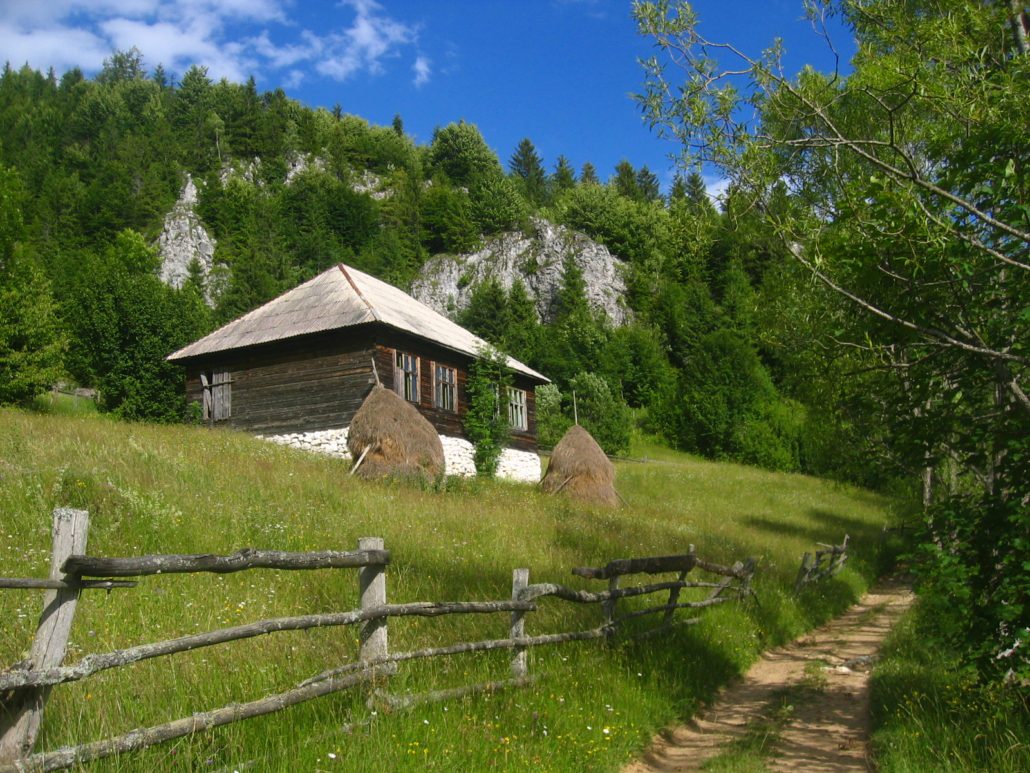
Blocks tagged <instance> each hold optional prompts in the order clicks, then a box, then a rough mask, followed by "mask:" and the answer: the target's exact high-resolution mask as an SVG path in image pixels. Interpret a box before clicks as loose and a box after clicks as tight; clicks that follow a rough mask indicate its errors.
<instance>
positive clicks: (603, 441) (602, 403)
mask: <svg viewBox="0 0 1030 773" xmlns="http://www.w3.org/2000/svg"><path fill="white" fill-rule="evenodd" d="M569 389H570V391H571V393H572V394H574V395H575V398H574V399H575V406H574V410H575V412H576V414H577V415H578V417H579V423H580V424H581V425H582V426H583V428H584V429H586V430H587V431H588V432H589V433H590V434H591V435H593V436H594V440H596V441H597V444H598V445H599V446H601V448H603V449H604V452H605V453H606V454H612V455H616V454H624V453H626V452H627V451H629V438H630V430H631V429H632V426H633V419H632V415H631V413H630V410H629V408H628V407H627V406H626V402H625V400H623V399H622V397H621V396H620V395H618V394H616V393H615V392H613V391H612V389H611V387H610V386H609V385H608V382H607V381H605V379H604V378H603V377H602V376H599V375H597V374H596V373H589V372H582V373H578V374H576V376H575V377H574V378H572V380H571V381H570V382H569ZM570 397H571V395H570Z"/></svg>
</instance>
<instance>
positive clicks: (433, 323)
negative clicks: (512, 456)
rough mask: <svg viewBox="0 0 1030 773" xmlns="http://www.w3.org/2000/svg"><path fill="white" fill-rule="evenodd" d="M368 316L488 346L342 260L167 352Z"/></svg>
mask: <svg viewBox="0 0 1030 773" xmlns="http://www.w3.org/2000/svg"><path fill="white" fill-rule="evenodd" d="M368 322H381V323H383V324H384V325H389V326H390V327H394V328H397V329H398V330H403V331H405V332H406V333H411V334H413V335H416V336H419V337H421V338H425V339H427V340H429V341H432V342H433V343H436V344H439V345H440V346H444V347H446V348H448V349H453V350H454V351H456V352H461V353H462V354H467V355H469V356H472V357H475V356H478V355H479V353H480V352H481V351H482V350H483V349H484V348H485V347H487V346H488V344H487V342H486V341H484V340H483V339H482V338H480V337H479V336H476V335H473V334H472V333H470V332H469V331H468V330H466V329H465V328H463V327H461V326H460V325H458V324H455V323H454V322H451V321H450V320H449V319H447V317H445V316H443V315H442V314H440V313H438V312H436V311H434V310H433V309H431V308H429V307H428V306H426V305H425V304H424V303H420V302H419V301H416V300H415V299H414V298H412V297H411V296H410V295H408V294H407V293H405V292H403V291H401V290H398V289H397V288H396V287H394V286H393V285H389V284H387V283H386V282H382V281H380V280H378V279H376V278H375V277H374V276H369V275H368V274H366V273H364V272H362V271H358V270H357V269H356V268H351V267H350V266H345V265H344V264H342V263H340V264H339V265H337V266H333V268H331V269H329V270H328V271H326V272H324V273H322V274H319V275H318V276H316V277H315V278H314V279H310V280H308V281H307V282H305V283H304V284H302V285H299V286H297V287H295V288H293V289H292V290H290V291H288V292H286V293H283V294H282V295H280V296H279V297H278V298H273V299H272V300H270V301H269V302H268V303H266V304H265V305H264V306H260V307H258V308H256V309H254V310H253V311H250V312H248V313H246V314H244V315H243V316H242V317H240V318H239V319H235V320H233V321H232V322H230V323H229V324H227V325H224V326H223V327H220V328H218V330H215V331H214V332H213V333H209V334H208V335H206V336H204V337H203V338H201V339H200V340H199V341H195V342H193V343H192V344H190V345H189V346H185V347H183V348H182V349H180V350H179V351H177V352H174V353H172V354H170V355H168V359H169V360H171V361H175V360H185V359H188V358H190V357H196V356H198V355H202V354H213V353H215V352H225V351H230V350H233V349H242V348H243V347H245V346H253V345H255V344H263V343H268V342H270V341H281V340H283V339H286V338H295V337H297V336H302V335H307V334H309V333H322V332H328V331H330V330H340V329H342V328H347V327H353V326H354V325H361V324H365V323H368ZM507 361H508V367H510V368H511V369H512V370H514V371H515V372H516V373H521V374H523V375H526V376H529V377H531V378H534V379H539V380H540V381H545V382H546V381H548V380H549V379H548V378H547V377H546V376H543V375H541V374H540V373H537V372H536V371H535V370H533V369H532V368H530V367H529V366H528V365H525V364H523V363H521V362H519V361H518V360H516V359H514V358H512V357H508V358H507Z"/></svg>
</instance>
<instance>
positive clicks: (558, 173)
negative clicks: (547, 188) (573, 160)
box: [551, 156, 576, 196]
mask: <svg viewBox="0 0 1030 773" xmlns="http://www.w3.org/2000/svg"><path fill="white" fill-rule="evenodd" d="M575 185H576V172H575V170H574V169H573V168H572V164H570V163H569V159H567V158H566V157H565V156H558V160H557V161H556V162H555V164H554V175H553V176H552V177H551V187H552V189H553V193H554V195H555V196H558V195H561V194H562V193H564V192H565V191H567V190H569V189H570V188H573V187H574V186H575Z"/></svg>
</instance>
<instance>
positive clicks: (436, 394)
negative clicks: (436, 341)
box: [433, 363, 458, 411]
mask: <svg viewBox="0 0 1030 773" xmlns="http://www.w3.org/2000/svg"><path fill="white" fill-rule="evenodd" d="M457 384H458V374H457V372H456V371H455V369H454V368H449V367H447V366H446V365H441V364H440V363H436V366H435V367H434V369H433V406H434V407H435V408H439V409H440V410H443V411H455V410H457V405H458V399H457V395H458V388H457Z"/></svg>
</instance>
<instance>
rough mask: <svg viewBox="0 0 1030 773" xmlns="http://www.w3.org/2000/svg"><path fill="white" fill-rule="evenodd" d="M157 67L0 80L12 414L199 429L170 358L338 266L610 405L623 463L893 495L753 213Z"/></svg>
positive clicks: (114, 61)
mask: <svg viewBox="0 0 1030 773" xmlns="http://www.w3.org/2000/svg"><path fill="white" fill-rule="evenodd" d="M143 61H144V59H143V54H142V53H141V52H139V51H138V50H136V49H133V50H130V51H127V52H119V53H116V54H114V55H112V57H111V58H110V59H109V60H108V61H107V62H106V63H105V66H104V67H103V68H102V70H101V71H100V72H99V73H98V74H97V75H96V77H94V78H87V77H85V76H84V75H83V74H82V73H81V72H79V71H78V70H71V71H69V72H67V73H64V74H63V75H62V76H61V77H60V78H58V77H57V76H56V74H44V73H41V72H38V71H34V70H32V69H31V68H29V67H27V66H26V67H22V68H20V69H14V68H12V67H10V66H8V67H6V68H5V69H4V70H3V73H2V74H0V136H2V137H3V142H2V143H0V205H2V212H0V219H2V222H3V227H0V283H2V286H3V287H4V293H5V295H4V298H3V302H4V304H5V306H7V307H9V308H10V309H12V313H11V322H10V324H5V326H3V328H2V329H0V375H3V376H4V378H3V380H0V403H2V404H17V403H21V402H25V401H27V400H31V399H32V398H33V397H34V396H35V395H36V394H38V393H40V392H42V391H45V390H46V389H47V388H48V387H50V386H52V385H53V384H55V383H57V382H71V383H74V384H77V385H79V386H83V387H91V388H95V389H96V390H97V391H98V394H99V398H100V400H99V404H100V406H101V409H102V410H103V411H105V412H110V413H114V414H116V415H118V416H121V417H123V418H127V419H133V420H151V421H153V420H156V421H162V422H175V421H182V420H183V419H184V418H187V417H188V416H189V415H190V410H191V408H190V407H189V406H188V405H186V401H185V397H184V386H183V372H182V369H181V368H179V367H178V366H175V365H170V364H169V363H167V362H165V360H164V357H165V356H167V355H168V354H169V353H170V352H172V351H175V350H177V349H179V348H181V347H182V346H184V345H186V344H187V343H189V342H191V341H193V340H196V339H197V338H199V337H201V336H203V335H205V334H206V333H208V332H210V331H211V330H213V329H214V328H215V327H217V326H219V325H221V324H224V323H226V322H228V321H230V320H232V319H234V318H236V317H238V316H239V315H241V314H243V313H245V312H247V311H249V310H251V309H253V308H255V307H257V306H259V305H260V304H262V303H264V302H266V301H268V300H270V299H271V298H273V297H275V296H277V295H279V294H281V293H283V292H285V291H286V290H289V289H291V288H293V287H295V286H297V285H298V284H300V283H301V282H303V281H304V280H306V279H309V278H311V277H313V276H315V275H317V274H318V273H320V272H322V271H324V270H326V269H327V268H329V267H330V266H332V265H333V264H335V263H338V262H341V261H343V262H346V263H347V264H348V265H351V266H354V267H355V268H357V269H359V270H361V271H365V272H366V273H369V274H372V275H373V276H376V277H377V278H380V279H384V280H386V281H388V282H390V283H393V284H395V285H397V286H399V287H402V288H403V289H411V288H414V290H415V292H416V294H417V295H419V297H421V298H423V299H424V300H427V301H428V302H430V303H431V304H433V305H435V306H436V307H437V308H440V309H442V310H443V311H445V312H446V313H448V314H450V315H453V316H454V317H455V318H456V320H457V321H458V322H459V323H460V324H462V325H464V326H465V327H467V328H469V329H470V330H472V332H474V333H476V334H478V335H480V336H481V337H483V338H485V339H486V340H488V341H489V342H490V343H491V344H493V345H495V346H497V347H498V348H500V349H501V350H503V351H505V352H506V353H508V354H510V355H512V356H513V357H515V358H516V359H519V360H520V361H522V362H525V363H526V364H528V365H529V366H530V367H532V368H534V369H535V370H537V371H539V372H541V373H543V374H545V375H546V376H548V378H550V379H551V380H552V381H553V382H554V384H555V385H556V386H557V388H558V390H559V394H557V395H555V396H554V397H553V399H552V403H553V405H554V406H555V408H556V410H558V411H560V412H563V413H564V414H565V417H566V419H567V420H571V418H572V414H573V412H574V408H573V400H572V393H573V391H575V392H576V393H577V394H578V395H579V396H580V397H581V398H583V399H582V400H581V403H582V404H584V405H586V404H589V403H590V402H591V401H594V402H598V403H604V404H606V405H609V406H611V407H612V409H610V410H605V411H603V412H602V414H603V419H604V420H607V421H612V417H620V418H618V419H617V421H616V423H621V424H624V425H625V426H620V427H615V428H614V429H613V430H612V431H605V432H597V433H595V434H598V435H599V436H601V435H603V436H605V437H611V438H616V439H618V440H612V441H611V442H607V441H603V442H605V443H606V450H607V451H608V452H609V453H621V452H623V451H625V444H624V442H623V440H622V439H624V438H625V437H627V436H628V434H629V430H630V427H629V426H628V421H626V420H624V419H623V418H621V417H626V416H628V415H629V413H628V411H626V410H625V408H627V407H629V408H633V409H641V410H640V411H639V412H638V415H639V416H640V417H641V421H642V422H643V423H644V424H646V428H647V430H648V431H649V432H651V433H653V434H655V435H659V436H661V437H663V438H664V440H665V442H667V443H669V444H671V445H673V446H675V447H677V448H681V449H683V450H687V451H690V452H694V453H699V454H702V455H704V456H707V457H710V458H720V459H732V460H735V461H740V462H744V463H749V464H756V465H759V466H763V467H766V468H769V469H779V470H785V471H800V472H807V473H811V474H822V475H831V476H833V477H837V478H840V479H844V480H852V481H857V482H861V483H863V484H865V485H872V486H880V485H883V484H884V483H886V482H888V479H889V478H890V477H892V476H894V475H895V474H896V472H895V469H894V468H893V467H890V466H889V465H885V464H879V463H870V459H874V460H879V459H880V458H881V456H882V455H880V454H876V455H870V454H867V453H864V451H865V450H866V446H867V444H875V443H877V442H878V441H879V440H880V438H881V436H882V435H881V429H880V427H879V422H880V417H879V415H877V414H876V413H875V412H870V411H865V410H862V409H861V407H858V408H855V407H853V406H852V404H850V403H847V402H845V401H842V400H838V399H836V394H835V393H836V391H838V390H839V386H838V383H839V382H838V381H836V380H835V378H834V377H835V375H836V370H837V369H843V370H846V369H847V366H848V363H843V362H839V361H834V362H832V363H830V364H829V366H827V364H826V363H825V362H824V355H823V352H824V349H823V348H821V346H820V341H819V339H820V337H821V336H822V335H823V331H822V330H820V329H812V330H808V329H806V328H807V327H808V326H809V324H810V322H809V321H810V320H818V319H819V318H818V316H816V315H811V314H807V313H805V314H794V311H793V309H792V303H793V297H794V294H795V292H796V291H797V290H798V289H799V288H800V287H801V285H800V284H799V282H800V280H799V279H798V278H797V277H796V276H794V275H792V274H791V270H790V268H789V267H788V262H787V261H786V254H785V253H784V251H783V250H782V247H781V246H777V244H776V243H775V241H774V240H773V239H772V238H771V233H770V232H769V230H768V229H767V228H766V226H764V225H763V224H762V221H761V219H760V218H759V217H758V216H757V213H756V210H755V209H754V207H753V206H752V205H751V203H750V202H748V201H746V200H745V199H739V200H738V199H735V198H734V197H733V196H730V197H729V198H727V200H726V202H725V204H724V207H723V211H721V212H720V211H718V210H717V209H716V208H715V207H714V206H713V204H712V202H711V201H709V199H708V196H707V194H706V192H705V186H704V183H703V181H702V179H701V176H700V174H699V173H697V172H696V171H695V172H694V173H693V174H691V175H688V176H687V177H677V178H676V179H675V180H674V181H673V184H672V185H671V186H670V188H669V191H668V194H667V195H663V192H662V191H661V189H660V186H659V183H658V178H657V177H656V176H655V175H654V174H653V173H652V172H651V171H650V170H648V169H647V168H646V167H642V168H640V169H634V168H633V166H632V165H631V164H630V163H629V162H626V161H624V162H622V163H620V164H618V165H617V167H616V168H615V169H613V170H597V169H595V168H594V167H593V166H592V165H591V164H589V163H585V164H584V165H583V167H582V168H581V169H580V170H578V172H577V170H574V169H573V168H572V167H571V166H570V164H569V162H568V160H567V159H566V158H565V156H562V155H559V156H557V158H555V159H552V160H548V161H546V162H545V160H544V159H542V158H541V157H540V155H539V153H538V152H537V151H536V149H535V147H534V145H533V142H532V141H531V140H530V139H529V138H526V139H524V140H523V141H522V142H520V143H519V145H518V146H517V147H516V148H514V149H496V148H493V147H491V146H490V144H489V142H488V140H487V138H485V137H483V136H482V134H481V133H480V131H479V129H478V128H477V127H476V126H475V125H474V124H471V123H467V122H465V121H456V122H453V123H450V124H447V125H445V126H441V127H439V128H437V129H436V130H435V131H434V132H433V134H432V137H431V138H429V139H428V141H424V140H423V141H416V139H415V138H414V137H412V136H411V135H409V134H408V133H406V131H405V129H404V122H403V119H402V117H401V116H397V117H396V118H395V120H394V121H393V122H392V124H391V125H389V126H377V125H374V124H371V123H369V122H368V121H367V120H365V119H363V118H361V117H360V116H357V115H349V114H346V113H344V112H342V110H340V109H335V110H326V109H322V108H312V107H309V106H306V105H304V104H301V103H299V102H297V101H296V100H293V99H290V98H289V97H288V96H287V95H286V93H285V92H283V91H282V90H275V91H271V92H265V93H261V92H259V91H258V90H257V88H256V86H255V82H254V81H253V80H249V81H248V82H246V83H234V82H230V81H226V80H222V81H217V82H216V81H214V80H212V79H211V78H210V77H208V75H207V73H206V72H205V70H204V68H202V67H192V68H190V69H189V70H188V71H187V72H185V73H184V74H183V75H182V77H181V79H180V80H179V81H178V82H170V81H169V80H168V78H167V75H166V74H165V73H163V71H155V72H153V73H148V72H147V71H146V70H145V68H144V66H143ZM499 150H500V152H499ZM509 153H510V156H508V154H509ZM506 156H507V158H506ZM552 169H553V171H551V170H552ZM606 176H607V179H605V177H606ZM781 193H782V192H781ZM777 195H779V194H777ZM772 203H773V204H775V201H774V202H772ZM799 326H800V327H801V328H802V329H798V327H799ZM7 368H11V369H13V371H14V372H11V373H8V372H7V370H5V369H7ZM587 393H590V397H589V398H588V396H587ZM827 406H832V407H827ZM854 412H858V413H859V415H858V416H857V417H856V416H854V415H852V414H853V413H854ZM591 420H592V419H591V417H589V416H584V423H585V424H586V425H587V426H591V427H592V429H596V427H593V426H592V425H591ZM559 423H560V422H559ZM869 425H872V426H869ZM841 449H847V453H841Z"/></svg>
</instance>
